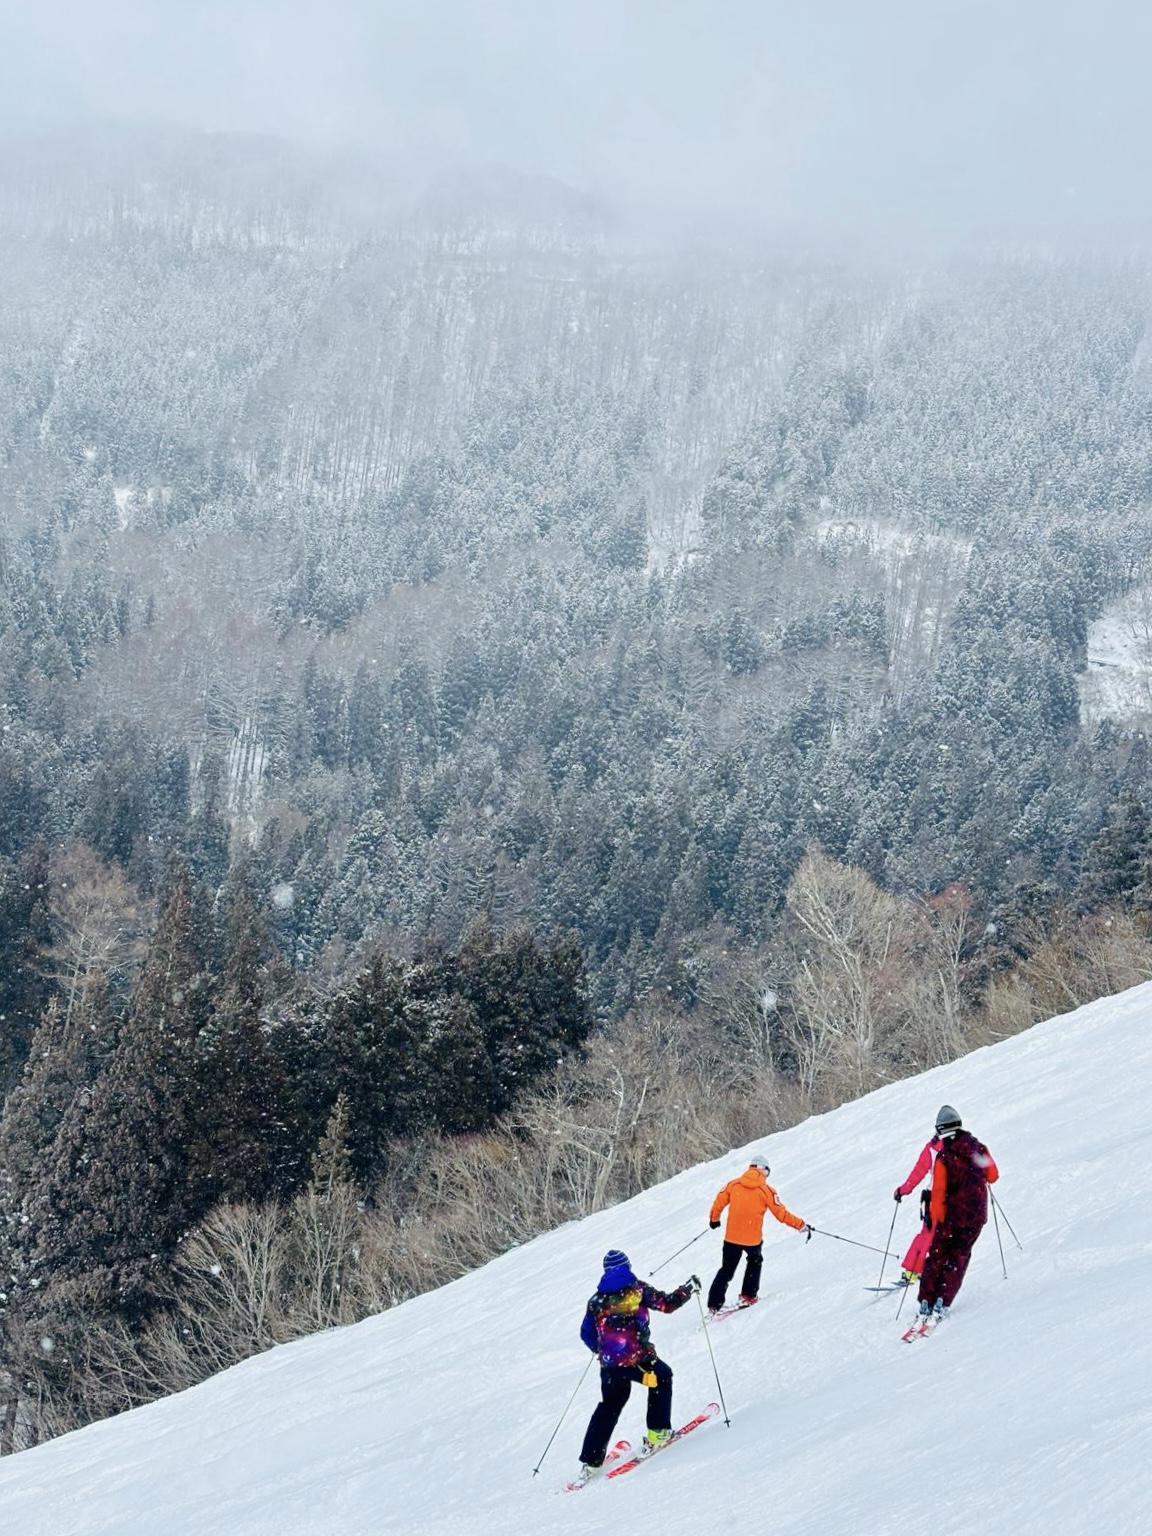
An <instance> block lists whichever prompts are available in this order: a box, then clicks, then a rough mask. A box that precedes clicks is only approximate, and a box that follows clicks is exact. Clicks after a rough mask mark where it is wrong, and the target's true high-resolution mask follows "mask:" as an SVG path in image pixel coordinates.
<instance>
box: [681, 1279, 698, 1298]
mask: <svg viewBox="0 0 1152 1536" xmlns="http://www.w3.org/2000/svg"><path fill="white" fill-rule="evenodd" d="M684 1284H685V1285H686V1286H687V1287H688V1294H689V1296H695V1294H696V1293H697V1291H699V1290H700V1276H699V1275H689V1276H688V1278H687V1280H685V1282H684Z"/></svg>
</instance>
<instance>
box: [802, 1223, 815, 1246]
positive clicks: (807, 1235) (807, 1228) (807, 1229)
mask: <svg viewBox="0 0 1152 1536" xmlns="http://www.w3.org/2000/svg"><path fill="white" fill-rule="evenodd" d="M815 1230H816V1228H815V1227H814V1226H812V1225H811V1224H810V1223H809V1222H805V1223H804V1241H805V1242H806V1243H810V1242H811V1241H812V1234H813V1232H815Z"/></svg>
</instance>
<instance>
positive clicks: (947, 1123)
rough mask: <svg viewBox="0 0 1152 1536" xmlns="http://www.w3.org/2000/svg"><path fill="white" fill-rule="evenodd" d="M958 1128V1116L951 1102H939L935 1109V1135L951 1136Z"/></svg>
mask: <svg viewBox="0 0 1152 1536" xmlns="http://www.w3.org/2000/svg"><path fill="white" fill-rule="evenodd" d="M959 1129H960V1116H959V1115H958V1114H957V1112H956V1111H955V1110H954V1109H953V1108H952V1106H951V1104H941V1106H940V1108H939V1109H938V1110H937V1111H936V1134H937V1136H951V1135H953V1134H954V1133H955V1132H956V1131H958V1130H959Z"/></svg>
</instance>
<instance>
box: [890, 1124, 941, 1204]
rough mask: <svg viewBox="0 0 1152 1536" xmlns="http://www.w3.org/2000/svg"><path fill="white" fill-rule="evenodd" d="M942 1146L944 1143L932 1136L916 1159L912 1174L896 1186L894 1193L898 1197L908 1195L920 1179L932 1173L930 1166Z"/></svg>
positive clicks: (937, 1137)
mask: <svg viewBox="0 0 1152 1536" xmlns="http://www.w3.org/2000/svg"><path fill="white" fill-rule="evenodd" d="M943 1145H944V1142H943V1140H942V1139H941V1138H940V1137H939V1136H933V1138H932V1140H931V1141H930V1142H928V1143H927V1144H926V1145H925V1147H924V1150H923V1152H921V1154H920V1156H919V1157H918V1158H917V1159H916V1165H915V1167H914V1168H913V1169H912V1172H911V1173H910V1174H909V1175H908V1177H907V1178H906V1179H905V1180H904V1182H903V1184H898V1185H897V1186H896V1193H897V1194H898V1195H910V1194H911V1193H912V1191H913V1190H914V1189H915V1188H916V1186H917V1184H919V1183H920V1182H921V1180H922V1179H926V1178H927V1177H928V1175H929V1174H930V1173H931V1172H932V1164H933V1163H934V1162H935V1160H936V1154H937V1153H938V1152H939V1150H940V1148H941V1147H942V1146H943Z"/></svg>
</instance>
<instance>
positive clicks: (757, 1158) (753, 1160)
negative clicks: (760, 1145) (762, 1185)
mask: <svg viewBox="0 0 1152 1536" xmlns="http://www.w3.org/2000/svg"><path fill="white" fill-rule="evenodd" d="M748 1166H749V1168H763V1170H764V1172H765V1173H771V1172H772V1170H771V1168H769V1166H768V1159H767V1158H766V1157H765V1156H764V1154H763V1152H754V1153H753V1154H752V1156H751V1157H750V1158H749V1159H748Z"/></svg>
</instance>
